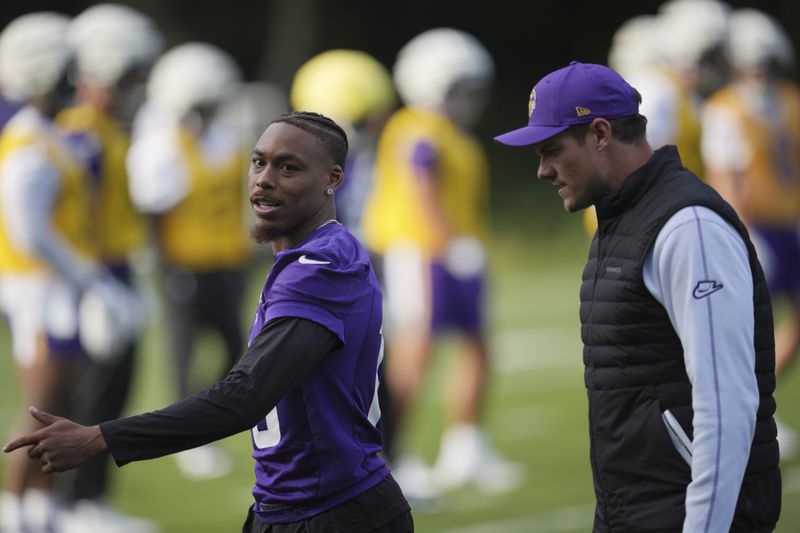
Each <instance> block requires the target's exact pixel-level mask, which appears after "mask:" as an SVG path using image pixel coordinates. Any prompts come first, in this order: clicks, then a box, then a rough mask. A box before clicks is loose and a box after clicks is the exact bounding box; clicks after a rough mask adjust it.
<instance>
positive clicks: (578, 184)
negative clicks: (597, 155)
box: [534, 132, 598, 213]
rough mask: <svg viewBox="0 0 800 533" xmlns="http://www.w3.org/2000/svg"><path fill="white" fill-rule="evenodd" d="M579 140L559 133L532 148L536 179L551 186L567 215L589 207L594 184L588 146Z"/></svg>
mask: <svg viewBox="0 0 800 533" xmlns="http://www.w3.org/2000/svg"><path fill="white" fill-rule="evenodd" d="M583 140H584V142H580V141H579V140H578V139H577V138H576V137H574V136H573V135H572V134H570V133H569V132H561V133H560V134H558V135H556V136H554V137H551V138H550V139H547V140H545V141H542V142H541V143H538V144H536V145H534V150H536V153H537V154H538V155H539V169H538V171H537V174H536V175H537V177H538V178H539V179H540V180H545V181H549V182H551V183H552V184H553V187H555V188H556V190H557V191H558V195H559V196H560V197H561V199H562V200H563V202H564V209H566V210H567V212H569V213H574V212H576V211H580V210H581V209H585V208H587V207H589V206H590V205H592V202H593V196H594V191H595V189H596V187H597V183H598V177H597V162H596V161H595V159H594V157H593V156H594V152H593V151H592V145H591V144H590V143H589V142H587V140H586V137H584V139H583Z"/></svg>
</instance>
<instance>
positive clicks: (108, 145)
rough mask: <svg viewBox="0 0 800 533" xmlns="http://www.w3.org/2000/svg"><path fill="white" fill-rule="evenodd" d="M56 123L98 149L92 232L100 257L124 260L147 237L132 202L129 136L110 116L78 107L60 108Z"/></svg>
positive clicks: (93, 180)
mask: <svg viewBox="0 0 800 533" xmlns="http://www.w3.org/2000/svg"><path fill="white" fill-rule="evenodd" d="M56 122H57V124H58V125H59V126H61V127H62V128H63V129H64V130H65V131H66V132H67V133H69V134H78V135H80V134H86V135H91V136H92V137H93V139H92V141H93V142H96V143H97V145H98V148H99V155H100V157H99V161H97V164H98V168H97V169H92V170H96V172H97V173H98V175H97V176H94V178H93V179H91V180H90V181H91V185H92V187H91V190H92V207H93V209H92V214H93V220H94V226H95V227H94V234H95V239H96V242H97V248H98V252H99V254H100V257H101V259H102V260H103V261H104V262H106V263H108V264H115V263H123V262H125V261H126V260H127V259H128V258H129V256H130V253H131V252H132V251H135V250H136V249H138V248H140V247H141V246H143V245H144V244H145V242H146V239H147V219H146V218H145V217H144V216H143V215H142V214H140V213H139V212H138V211H136V209H135V208H134V206H133V203H132V202H131V198H130V193H129V192H128V191H129V189H128V173H127V170H126V168H125V156H126V155H127V153H128V148H129V147H130V138H129V136H128V134H127V133H126V132H125V131H123V129H122V128H121V127H120V126H119V125H117V124H116V123H115V122H114V120H113V119H111V117H109V116H108V115H106V114H104V113H102V112H100V111H99V110H97V109H95V108H92V107H88V106H80V107H75V108H72V109H68V110H66V111H63V112H62V113H61V114H59V115H58V117H56Z"/></svg>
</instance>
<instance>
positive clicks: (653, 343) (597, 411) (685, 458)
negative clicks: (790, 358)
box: [496, 62, 781, 533]
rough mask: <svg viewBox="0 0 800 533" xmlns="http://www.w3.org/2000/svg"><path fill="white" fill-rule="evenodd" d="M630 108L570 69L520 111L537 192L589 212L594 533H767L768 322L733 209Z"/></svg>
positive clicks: (771, 489)
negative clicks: (542, 187)
mask: <svg viewBox="0 0 800 533" xmlns="http://www.w3.org/2000/svg"><path fill="white" fill-rule="evenodd" d="M640 102H641V96H640V95H639V93H638V92H636V90H635V89H633V88H632V87H631V86H630V85H628V83H627V82H625V80H623V79H622V78H621V77H620V76H619V74H617V73H616V72H614V71H613V70H611V69H608V68H606V67H603V66H600V65H592V64H582V63H577V62H573V63H571V64H570V65H569V66H567V67H565V68H563V69H560V70H557V71H555V72H552V73H550V74H548V75H547V76H545V77H544V78H543V79H542V80H541V81H539V83H538V84H537V85H536V86H535V87H534V89H533V91H532V92H531V97H530V119H529V122H528V126H526V127H523V128H521V129H518V130H515V131H512V132H509V133H506V134H504V135H501V136H499V137H497V138H496V140H497V141H498V142H500V143H503V144H506V145H510V146H529V145H533V148H534V150H536V152H537V154H538V155H539V157H540V162H539V168H538V177H539V179H540V180H543V181H549V182H551V183H552V184H553V186H555V187H556V189H557V190H558V194H559V196H560V197H561V198H562V200H563V202H564V207H565V209H566V210H567V211H568V212H576V211H579V210H581V209H584V208H586V207H589V206H590V205H595V207H596V209H597V216H598V230H597V232H596V234H595V236H594V239H593V241H592V245H591V249H590V252H589V261H588V263H587V264H586V268H585V270H584V273H583V284H582V286H581V291H580V298H581V308H580V318H581V324H582V328H581V337H582V339H583V343H584V351H583V359H584V363H585V367H586V370H585V383H586V388H587V390H588V397H589V432H590V440H591V464H592V472H593V475H594V486H595V494H596V497H597V506H596V511H595V523H594V531H595V532H611V531H614V532H617V531H635V532H644V531H680V530H681V528H682V529H683V531H684V532H692V533H694V532H701V531H702V532H709V531H715V532H721V531H737V532H740V531H741V532H743V531H748V532H766V531H772V530H773V529H774V527H775V524H776V522H777V520H778V516H779V514H780V494H781V481H780V471H779V469H778V462H779V454H778V444H777V441H776V439H775V436H776V429H775V422H774V420H773V413H774V412H775V400H774V399H773V396H772V392H773V389H774V387H775V376H774V367H775V353H774V338H773V324H772V312H771V309H770V301H769V294H768V292H767V286H766V283H765V281H764V275H763V273H762V271H761V267H760V265H759V263H758V259H757V258H756V254H755V251H754V250H753V246H752V243H751V242H750V239H749V237H748V234H747V231H746V230H745V228H744V226H743V225H742V223H741V222H740V221H739V218H738V217H737V215H736V213H735V212H734V211H733V209H732V208H731V207H730V206H729V205H728V204H727V203H725V201H723V200H722V199H721V198H720V196H719V195H718V194H717V193H716V192H715V191H714V190H713V189H711V188H710V187H708V186H706V185H704V184H703V183H701V182H700V180H699V179H698V178H697V177H696V176H695V175H694V174H692V173H691V172H690V171H688V170H686V169H685V168H683V166H682V164H681V161H680V158H679V156H678V153H677V150H676V149H675V147H673V146H668V147H664V148H661V149H659V150H657V151H653V149H652V148H651V147H650V146H649V144H648V143H647V141H646V139H645V129H646V123H647V120H646V119H645V118H644V117H643V116H641V115H639V112H638V109H639V103H640Z"/></svg>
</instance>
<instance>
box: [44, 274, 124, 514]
mask: <svg viewBox="0 0 800 533" xmlns="http://www.w3.org/2000/svg"><path fill="white" fill-rule="evenodd" d="M107 267H108V268H109V270H110V271H111V273H112V274H113V275H114V277H115V278H116V279H117V281H120V282H121V283H124V284H125V285H127V286H131V283H132V281H131V274H130V269H129V268H128V266H127V265H126V264H118V265H107ZM136 347H137V342H136V341H133V342H131V343H130V344H129V345H128V346H126V347H125V349H124V350H123V352H122V353H121V354H120V355H119V356H118V357H116V358H114V359H112V360H110V361H105V362H97V361H92V360H91V359H89V358H88V357H85V358H83V359H81V361H80V362H79V363H78V365H77V368H76V377H75V381H74V383H73V386H72V390H71V391H70V398H69V412H68V415H69V416H70V417H71V418H72V419H73V420H75V421H76V422H78V423H79V424H84V425H94V424H99V423H100V422H105V421H107V420H113V419H115V418H119V417H120V415H121V414H122V410H123V409H124V407H125V402H126V401H127V399H128V393H129V392H130V388H131V380H132V378H133V371H134V366H135V365H134V363H135V358H136ZM110 466H111V457H110V456H109V455H107V454H101V455H99V456H97V457H93V458H91V459H89V460H88V461H87V462H86V463H84V464H83V465H81V466H80V467H79V468H77V469H76V470H70V471H68V472H64V473H62V474H60V475H58V476H56V477H55V491H56V492H57V493H58V494H59V495H60V496H61V497H62V499H63V500H64V501H65V502H68V503H69V502H73V501H76V500H96V499H102V498H104V497H105V496H106V494H107V490H108V485H109V469H110Z"/></svg>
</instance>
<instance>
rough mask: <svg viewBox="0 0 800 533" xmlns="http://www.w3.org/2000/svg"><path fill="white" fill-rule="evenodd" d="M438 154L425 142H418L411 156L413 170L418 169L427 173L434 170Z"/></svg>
mask: <svg viewBox="0 0 800 533" xmlns="http://www.w3.org/2000/svg"><path fill="white" fill-rule="evenodd" d="M437 160H438V154H437V153H436V148H435V147H434V146H433V144H431V143H429V142H427V141H420V142H418V143H417V144H415V145H414V151H413V152H412V154H411V164H412V165H413V166H414V168H419V169H423V170H427V171H434V170H436V166H437Z"/></svg>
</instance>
